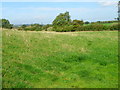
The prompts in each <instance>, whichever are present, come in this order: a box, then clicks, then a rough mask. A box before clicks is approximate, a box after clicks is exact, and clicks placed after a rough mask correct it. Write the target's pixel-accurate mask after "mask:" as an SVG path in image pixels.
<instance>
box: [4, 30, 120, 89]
mask: <svg viewBox="0 0 120 90" xmlns="http://www.w3.org/2000/svg"><path fill="white" fill-rule="evenodd" d="M2 49H3V50H2V68H3V69H2V75H3V82H2V83H3V88H117V87H118V31H81V32H50V31H17V30H7V29H3V30H2Z"/></svg>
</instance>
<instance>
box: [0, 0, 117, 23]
mask: <svg viewBox="0 0 120 90" xmlns="http://www.w3.org/2000/svg"><path fill="white" fill-rule="evenodd" d="M7 1H9V2H2V18H5V19H8V20H9V21H10V22H11V23H12V24H34V23H39V24H51V23H52V21H53V20H54V19H55V17H56V16H57V15H59V13H64V12H66V11H68V12H69V13H70V16H71V19H72V20H74V19H78V20H84V21H89V22H94V21H106V20H114V18H116V17H117V16H118V14H117V11H118V7H117V1H116V2H113V1H109V2H108V1H107V2H106V1H102V2H99V1H98V2H97V1H95V2H87V1H86V2H77V1H76V0H71V1H70V2H67V1H66V2H59V1H58V2H54V0H52V1H53V2H52V1H51V2H47V1H46V0H45V1H46V2H37V1H36V2H35V1H34V2H32V1H29V2H27V1H26V2H14V0H12V1H10V0H7ZM0 4H1V3H0ZM0 10H1V7H0Z"/></svg>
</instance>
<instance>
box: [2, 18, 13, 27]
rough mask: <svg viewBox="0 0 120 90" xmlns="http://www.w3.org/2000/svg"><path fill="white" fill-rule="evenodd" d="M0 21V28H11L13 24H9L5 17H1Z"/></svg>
mask: <svg viewBox="0 0 120 90" xmlns="http://www.w3.org/2000/svg"><path fill="white" fill-rule="evenodd" d="M0 22H1V23H2V25H1V26H2V28H8V29H12V28H13V25H12V24H10V22H9V21H8V20H7V19H1V20H0Z"/></svg>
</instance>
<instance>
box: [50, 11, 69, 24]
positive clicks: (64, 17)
mask: <svg viewBox="0 0 120 90" xmlns="http://www.w3.org/2000/svg"><path fill="white" fill-rule="evenodd" d="M70 22H71V19H70V15H69V12H65V13H60V14H59V15H58V16H57V17H56V18H55V19H54V21H53V22H52V24H53V25H59V26H61V25H68V24H70Z"/></svg>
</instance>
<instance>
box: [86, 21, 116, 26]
mask: <svg viewBox="0 0 120 90" xmlns="http://www.w3.org/2000/svg"><path fill="white" fill-rule="evenodd" d="M100 24H102V25H107V26H111V25H114V24H118V22H114V23H100ZM86 25H91V24H84V26H86Z"/></svg>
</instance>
